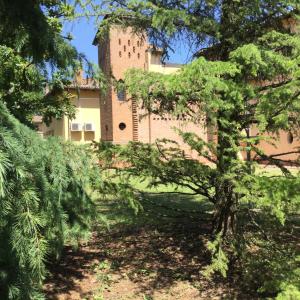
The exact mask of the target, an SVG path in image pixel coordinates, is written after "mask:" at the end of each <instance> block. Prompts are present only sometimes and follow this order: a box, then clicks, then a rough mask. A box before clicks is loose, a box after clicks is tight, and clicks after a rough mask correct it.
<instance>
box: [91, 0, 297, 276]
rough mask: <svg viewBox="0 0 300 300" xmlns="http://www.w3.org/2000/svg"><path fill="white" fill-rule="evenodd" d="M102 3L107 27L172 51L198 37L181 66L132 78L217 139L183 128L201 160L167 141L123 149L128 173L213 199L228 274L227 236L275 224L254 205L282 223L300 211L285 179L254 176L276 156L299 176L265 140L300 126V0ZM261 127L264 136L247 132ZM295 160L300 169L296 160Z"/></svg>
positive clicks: (161, 106)
mask: <svg viewBox="0 0 300 300" xmlns="http://www.w3.org/2000/svg"><path fill="white" fill-rule="evenodd" d="M102 2H103V3H102V6H99V7H96V9H97V10H98V11H99V14H102V13H103V12H106V13H108V15H107V17H106V18H105V20H104V21H103V22H102V24H103V26H102V27H101V28H102V30H103V31H104V30H107V28H109V26H114V25H116V24H117V25H120V26H131V27H132V28H133V29H134V30H135V31H136V32H140V33H142V32H144V31H146V32H147V34H148V36H149V39H150V41H151V42H153V43H154V44H155V45H156V46H158V47H162V48H163V50H164V51H165V54H166V55H167V54H168V51H170V50H171V49H172V46H174V45H175V46H176V43H178V41H184V42H187V43H188V42H190V43H191V44H190V45H191V49H193V50H194V55H195V56H194V57H195V59H194V60H193V61H192V62H191V63H189V64H187V65H186V66H184V67H183V68H182V69H181V70H180V71H178V72H176V73H174V74H171V75H163V74H158V73H151V72H150V73H149V72H145V71H142V70H137V69H133V70H129V71H128V72H127V74H126V79H125V84H126V88H127V89H128V92H129V94H131V95H132V97H134V99H136V101H139V103H140V105H141V106H143V107H144V108H146V109H147V110H148V111H149V112H150V113H152V114H160V115H165V114H174V115H179V114H185V115H187V116H188V117H189V118H190V119H191V120H192V121H193V122H195V123H196V124H199V127H200V126H203V124H206V127H207V128H206V129H207V131H208V132H210V133H211V135H212V136H213V137H214V138H213V139H211V140H209V141H206V140H203V139H202V138H201V137H199V136H198V135H197V134H196V133H192V132H182V131H180V130H179V129H178V130H177V132H178V134H179V135H180V136H181V138H182V139H183V141H184V142H185V143H186V144H188V145H189V146H190V148H191V149H193V150H194V151H196V152H197V154H198V156H199V158H200V159H202V160H192V159H189V158H187V157H185V155H184V154H183V153H182V151H181V150H180V148H179V147H178V145H176V143H174V142H172V141H166V140H165V141H157V142H156V145H155V144H154V145H146V144H142V143H131V144H130V145H129V146H128V147H127V149H126V150H122V151H121V152H119V155H120V157H121V159H123V160H125V161H126V162H127V165H128V166H131V167H129V168H128V171H129V172H131V174H134V175H138V176H145V177H147V176H150V177H151V178H152V184H153V185H155V184H165V183H175V184H177V185H182V186H185V187H188V188H190V190H191V193H196V194H201V195H202V196H203V197H204V198H206V199H208V200H209V201H211V202H212V203H213V204H214V208H215V209H214V216H213V225H212V228H213V231H214V233H215V235H216V237H217V238H216V240H215V242H214V243H213V244H210V248H211V249H212V250H213V251H212V254H213V264H212V266H217V269H218V270H219V271H221V273H223V274H225V273H226V268H224V264H225V263H226V262H227V258H226V257H224V255H223V252H220V247H221V245H222V243H223V244H224V238H227V239H229V238H233V239H231V240H232V241H233V245H235V250H239V249H240V248H242V247H243V246H242V245H245V244H247V243H248V242H249V240H248V241H247V238H246V234H245V232H246V231H245V228H246V227H247V226H248V225H249V226H256V225H258V227H259V228H258V229H257V230H258V231H260V230H261V229H262V231H264V230H267V228H268V226H267V225H266V224H264V226H265V227H263V228H260V225H259V224H258V223H257V222H256V218H254V217H253V210H252V208H253V205H255V206H257V207H259V209H260V211H264V212H267V213H266V214H264V216H266V217H267V219H268V220H270V218H272V216H274V215H275V216H276V217H277V220H279V221H280V224H282V225H283V224H284V222H285V217H284V216H285V213H287V212H288V210H289V212H290V210H292V209H299V199H298V197H297V196H295V197H292V196H288V195H287V194H286V191H287V190H286V188H287V186H285V187H284V184H286V181H285V179H282V178H280V179H278V182H280V184H279V183H278V182H275V181H274V180H273V178H267V177H265V176H258V175H257V174H256V172H255V166H256V163H257V162H260V161H265V162H270V163H272V164H275V165H277V166H278V167H279V168H280V169H281V170H282V171H283V173H284V174H285V175H286V178H287V179H286V180H287V181H288V182H291V184H292V185H293V186H294V187H295V185H296V182H297V179H296V178H294V177H293V176H292V174H291V173H290V172H289V171H288V169H287V168H286V167H285V165H286V163H287V162H286V161H285V159H284V153H282V155H267V154H266V153H264V152H263V151H262V150H261V149H260V148H259V143H260V142H261V141H262V140H266V141H269V142H270V143H272V142H274V141H275V140H276V135H277V134H278V133H279V131H280V130H289V131H291V132H293V133H294V135H295V136H297V133H298V131H299V130H298V129H299V112H300V101H299V100H300V82H299V79H300V77H299V74H300V73H299V72H300V69H299V62H300V36H299V34H298V32H299V29H298V25H297V21H298V19H299V17H300V15H299V9H300V6H299V1H293V0H292V1H289V0H288V1H285V0H283V1H276V0H267V1H265V0H253V1H248V0H247V1H246V0H245V1H244V0H237V1H232V0H223V1H215V0H201V1H175V0H174V1H173V0H170V1H165V0H149V1H137V0H133V1H131V0H128V1H125V0H124V1H122V0H121V1H102ZM100 34H101V30H100ZM254 124H256V125H255V126H257V127H258V129H259V134H258V135H255V136H250V135H249V128H251V127H252V126H253V125H254ZM247 133H248V134H247ZM270 134H273V135H270ZM241 151H244V152H247V153H248V161H246V162H244V161H242V160H241V159H240V158H239V153H240V152H241ZM291 152H292V153H298V149H295V151H291ZM124 154H125V155H124ZM112 157H114V156H112ZM203 159H204V160H206V163H202V162H201V161H203ZM288 163H290V164H292V165H298V162H297V161H296V160H295V161H289V162H288ZM282 180H283V181H282ZM278 184H279V186H280V187H281V190H280V191H279V190H278V189H276V190H275V186H276V185H277V186H278ZM266 187H268V188H266ZM292 190H293V191H294V192H295V190H294V189H293V188H292ZM291 195H292V194H291ZM294 195H296V194H294ZM292 203H293V204H292ZM250 224H251V225H250ZM254 224H255V225H254ZM220 237H223V238H222V239H221V238H220ZM222 241H223V242H222ZM234 241H235V242H234ZM236 241H238V243H236ZM242 241H243V243H241V242H242ZM224 247H225V246H224ZM218 257H219V258H220V257H221V259H222V263H223V265H222V264H221V265H220V264H219V263H218V262H217V261H216V260H217V259H218ZM207 273H211V270H207Z"/></svg>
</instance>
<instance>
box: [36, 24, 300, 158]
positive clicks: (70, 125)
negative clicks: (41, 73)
mask: <svg viewBox="0 0 300 300" xmlns="http://www.w3.org/2000/svg"><path fill="white" fill-rule="evenodd" d="M93 44H94V45H96V46H97V47H98V60H99V66H100V68H101V70H102V71H103V72H104V74H105V75H106V77H107V79H108V80H109V81H112V80H115V81H121V82H122V80H123V79H124V75H125V72H126V71H127V70H128V69H130V68H138V69H141V70H145V71H152V72H159V73H162V74H172V73H174V72H176V71H178V70H179V69H180V68H181V67H182V65H178V64H163V63H162V60H161V56H162V52H161V51H160V50H159V49H155V48H154V47H152V46H151V45H150V44H149V43H148V40H147V37H146V36H145V35H142V34H140V35H139V34H135V33H133V32H132V31H131V29H130V28H126V29H124V28H122V27H120V26H117V25H116V26H112V27H111V29H110V31H109V32H108V33H107V34H106V36H105V37H104V38H103V37H102V38H101V40H100V39H99V40H98V39H97V38H95V40H94V42H93ZM76 82H77V84H76V85H71V86H69V87H68V91H69V92H70V93H71V94H72V95H73V96H74V97H73V101H74V104H75V106H76V107H77V113H76V118H75V119H74V120H69V119H68V118H67V117H64V118H63V119H62V120H54V121H53V122H52V123H51V124H50V126H49V127H47V126H45V125H44V124H42V123H41V122H40V121H39V122H37V125H38V127H39V131H40V133H41V134H42V135H44V136H47V135H58V136H61V137H63V138H64V139H65V140H71V141H75V142H81V143H87V142H91V141H94V140H95V141H100V140H102V141H109V142H112V143H116V144H126V143H128V142H130V141H140V142H144V143H153V142H155V140H156V139H163V138H166V139H170V140H174V141H176V142H177V143H178V144H179V145H180V147H181V148H182V150H183V151H184V152H185V154H186V155H187V156H190V157H194V158H195V157H197V154H196V153H194V152H192V151H191V150H190V149H189V147H188V146H187V145H186V144H184V143H183V142H182V140H181V138H180V137H179V135H178V133H177V132H176V130H175V128H178V129H180V130H182V131H186V132H194V133H196V134H197V135H198V136H199V137H201V138H202V139H203V140H204V141H212V140H216V136H214V134H213V130H212V129H207V127H206V124H205V122H204V121H202V123H201V122H200V123H198V124H195V123H193V122H190V120H189V119H188V118H187V117H185V116H178V117H174V116H171V115H170V116H158V115H154V114H149V113H148V112H146V111H145V110H143V109H142V108H141V107H139V106H138V105H137V103H136V101H134V100H133V99H131V98H130V95H126V91H124V90H121V91H120V90H119V91H117V89H116V88H115V85H114V84H112V82H111V84H109V85H108V88H107V90H106V91H105V92H103V91H99V89H98V88H96V87H95V84H93V82H92V80H90V79H84V78H83V77H82V75H80V76H77V79H76ZM257 134H258V131H257V129H256V128H255V126H253V127H252V128H250V136H255V135H257ZM298 136H299V135H298V134H297V133H296V134H295V133H292V132H285V131H280V132H279V134H278V136H277V137H276V141H275V142H274V141H272V143H270V142H267V141H262V142H261V143H260V145H259V147H260V148H261V149H262V150H263V151H264V152H265V153H266V154H267V155H271V154H273V155H277V154H280V153H286V152H293V151H296V150H298V149H299V148H300V140H299V138H298ZM241 157H244V158H246V153H241ZM277 158H283V159H289V160H295V159H297V158H298V154H297V153H290V154H287V155H284V156H278V157H277Z"/></svg>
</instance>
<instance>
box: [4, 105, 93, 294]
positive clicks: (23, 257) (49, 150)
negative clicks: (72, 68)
mask: <svg viewBox="0 0 300 300" xmlns="http://www.w3.org/2000/svg"><path fill="white" fill-rule="evenodd" d="M94 171H95V169H94V167H93V164H92V157H91V156H90V155H89V154H88V152H87V151H86V150H85V148H84V147H79V146H74V145H73V144H70V143H64V142H62V141H60V140H58V139H56V138H50V139H47V140H43V139H41V138H40V137H39V136H38V134H36V133H35V132H34V131H32V130H31V129H29V128H27V127H26V126H24V125H22V124H20V123H19V121H17V120H16V119H15V118H14V117H12V116H11V115H10V113H9V112H8V111H7V109H6V108H5V106H4V105H3V104H2V102H0V298H1V299H40V298H41V299H42V298H43V295H42V293H41V287H42V283H43V279H44V278H45V276H46V267H45V262H46V261H47V260H48V259H49V258H50V257H51V258H54V257H55V258H59V256H60V253H61V250H62V247H63V246H64V244H65V243H66V242H68V243H72V244H76V243H78V241H79V240H80V239H81V238H83V237H86V236H87V234H89V228H90V225H91V223H92V220H93V215H94V211H95V210H94V204H93V202H92V200H91V198H90V197H89V195H88V194H87V192H86V188H87V187H88V185H89V183H90V182H91V181H90V179H91V178H92V176H93V174H95V173H94Z"/></svg>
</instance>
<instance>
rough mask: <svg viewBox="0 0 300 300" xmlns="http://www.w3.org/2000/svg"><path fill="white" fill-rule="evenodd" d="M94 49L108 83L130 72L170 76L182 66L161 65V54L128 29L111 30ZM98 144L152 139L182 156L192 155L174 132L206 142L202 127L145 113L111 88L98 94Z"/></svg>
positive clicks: (114, 27) (145, 39)
mask: <svg viewBox="0 0 300 300" xmlns="http://www.w3.org/2000/svg"><path fill="white" fill-rule="evenodd" d="M94 44H95V45H97V46H98V57H99V66H100V68H101V69H102V70H103V72H104V73H105V75H106V77H107V78H108V79H109V80H110V78H113V80H116V81H122V80H123V79H124V75H125V72H126V71H127V70H128V69H130V68H138V69H141V70H145V71H152V72H159V73H163V74H172V73H174V72H176V71H178V70H179V69H180V68H181V67H182V65H178V64H163V63H162V62H161V56H162V52H161V51H160V50H159V49H155V48H153V47H152V46H151V45H150V44H149V43H148V41H147V38H146V37H145V36H143V35H142V34H141V35H138V34H134V33H132V31H131V29H130V28H127V29H124V28H122V27H120V26H113V27H112V28H111V29H110V32H109V33H108V34H107V35H106V37H105V38H101V40H99V41H98V40H97V39H95V40H94ZM100 112H101V118H100V119H101V140H103V141H110V142H113V143H116V144H126V143H128V142H129V141H140V142H144V143H152V142H154V141H155V140H156V139H162V138H166V139H170V140H175V141H176V142H178V143H179V144H180V146H181V148H182V149H183V150H184V151H185V152H186V154H187V155H188V156H189V155H193V153H192V152H191V150H190V149H189V147H187V146H186V145H185V144H183V142H182V140H181V138H180V137H179V136H178V134H177V133H176V131H175V128H178V129H181V130H183V131H190V132H195V133H197V134H198V135H199V136H200V137H201V138H203V139H204V140H207V139H208V135H207V132H206V128H205V126H204V125H205V124H194V123H192V122H190V121H189V119H187V118H186V117H184V116H178V117H174V116H171V115H170V116H163V117H162V116H158V115H153V114H149V113H147V112H146V111H145V110H143V109H141V107H139V106H138V105H137V103H136V101H134V100H133V99H131V98H130V95H126V92H120V91H117V90H116V88H115V87H114V85H113V84H111V85H110V86H109V88H108V90H107V91H106V93H100Z"/></svg>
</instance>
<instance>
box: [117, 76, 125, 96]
mask: <svg viewBox="0 0 300 300" xmlns="http://www.w3.org/2000/svg"><path fill="white" fill-rule="evenodd" d="M117 97H118V100H119V101H125V100H126V90H125V86H124V81H123V80H119V82H118V84H117Z"/></svg>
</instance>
